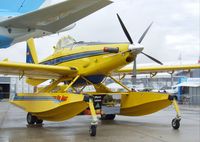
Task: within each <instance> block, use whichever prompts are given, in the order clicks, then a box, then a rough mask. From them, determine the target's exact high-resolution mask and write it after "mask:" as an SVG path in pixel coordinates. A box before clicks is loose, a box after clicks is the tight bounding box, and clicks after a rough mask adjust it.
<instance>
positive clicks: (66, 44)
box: [55, 35, 76, 49]
mask: <svg viewBox="0 0 200 142" xmlns="http://www.w3.org/2000/svg"><path fill="white" fill-rule="evenodd" d="M74 43H76V40H75V39H74V38H72V37H71V36H69V35H68V36H65V37H62V38H61V39H60V40H59V41H58V42H57V44H56V47H55V49H62V48H72V47H73V46H74Z"/></svg>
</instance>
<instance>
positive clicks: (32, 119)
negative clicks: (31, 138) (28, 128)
mask: <svg viewBox="0 0 200 142" xmlns="http://www.w3.org/2000/svg"><path fill="white" fill-rule="evenodd" d="M36 120H37V117H36V116H33V115H32V114H31V113H28V114H27V117H26V121H27V123H28V124H29V125H33V124H34V123H36Z"/></svg>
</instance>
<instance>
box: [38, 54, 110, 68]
mask: <svg viewBox="0 0 200 142" xmlns="http://www.w3.org/2000/svg"><path fill="white" fill-rule="evenodd" d="M103 54H108V52H104V51H102V50H98V51H88V52H82V53H77V54H72V55H67V56H63V57H59V58H55V59H52V60H48V61H44V62H41V64H45V65H56V64H60V63H63V62H68V61H72V60H76V59H80V58H86V57H91V56H98V55H103Z"/></svg>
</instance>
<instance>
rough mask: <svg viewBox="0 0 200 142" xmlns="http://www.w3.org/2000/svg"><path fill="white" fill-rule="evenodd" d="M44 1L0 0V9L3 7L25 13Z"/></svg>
mask: <svg viewBox="0 0 200 142" xmlns="http://www.w3.org/2000/svg"><path fill="white" fill-rule="evenodd" d="M43 2H44V0H3V1H1V2H0V4H1V5H0V11H1V9H3V10H9V11H13V12H20V13H25V12H28V11H30V10H34V9H36V8H38V7H39V6H40V5H41V4H42V3H43Z"/></svg>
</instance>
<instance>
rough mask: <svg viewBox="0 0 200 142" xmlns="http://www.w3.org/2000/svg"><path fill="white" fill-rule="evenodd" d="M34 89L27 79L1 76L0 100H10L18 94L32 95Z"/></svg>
mask: <svg viewBox="0 0 200 142" xmlns="http://www.w3.org/2000/svg"><path fill="white" fill-rule="evenodd" d="M32 92H33V87H32V86H30V85H28V84H27V83H26V78H25V77H24V78H22V79H19V77H14V76H0V98H4V99H8V98H9V97H10V96H14V95H15V94H16V93H32Z"/></svg>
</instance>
